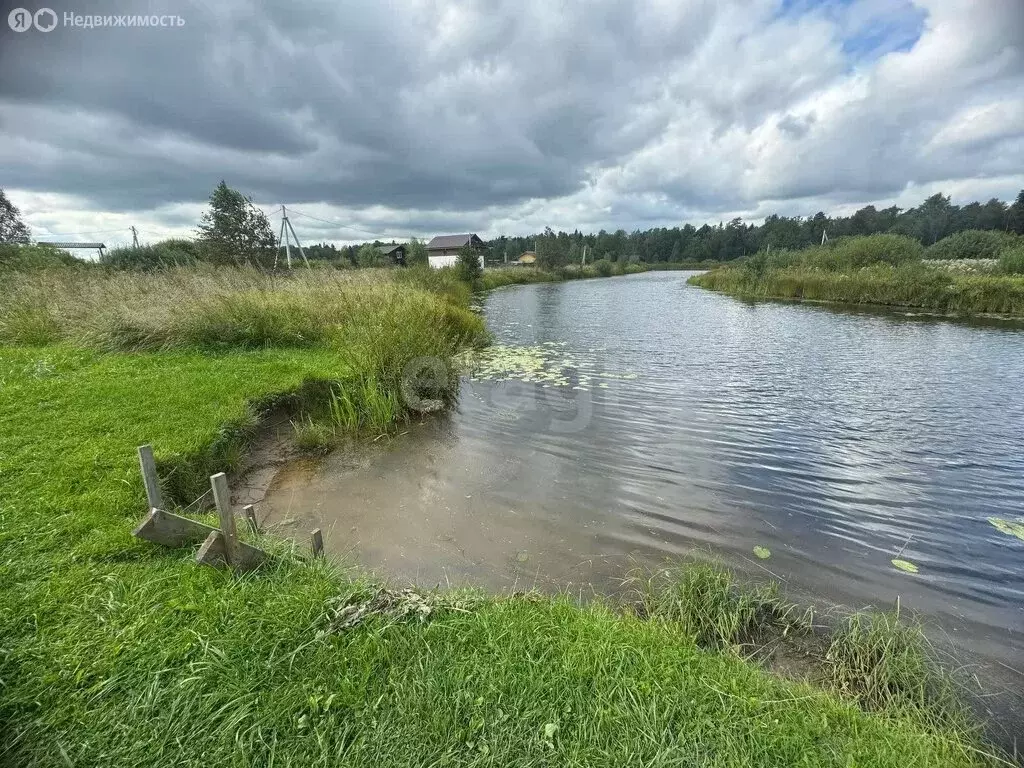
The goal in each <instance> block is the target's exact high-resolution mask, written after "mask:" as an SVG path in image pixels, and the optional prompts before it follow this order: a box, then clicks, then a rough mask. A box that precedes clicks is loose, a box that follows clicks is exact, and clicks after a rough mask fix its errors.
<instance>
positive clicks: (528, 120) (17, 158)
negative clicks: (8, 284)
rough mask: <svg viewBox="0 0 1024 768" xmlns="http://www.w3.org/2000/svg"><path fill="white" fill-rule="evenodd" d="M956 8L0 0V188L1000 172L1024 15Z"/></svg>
mask: <svg viewBox="0 0 1024 768" xmlns="http://www.w3.org/2000/svg"><path fill="white" fill-rule="evenodd" d="M979 2H983V3H984V4H985V13H979V12H977V10H976V9H975V10H972V8H971V3H965V2H964V0H914V2H911V0H851V1H850V2H845V1H844V2H806V1H805V0H801V1H800V2H798V3H789V2H786V3H783V2H782V1H781V0H689V1H688V2H684V1H683V0H636V2H633V1H632V0H587V1H586V2H582V1H580V2H572V1H571V0H566V1H565V2H551V0H515V1H513V0H463V1H460V2H445V1H444V0H393V2H389V3H380V2H376V1H374V2H370V1H369V0H367V1H365V2H345V3H337V2H329V1H328V0H315V1H313V2H305V3H301V4H299V3H293V2H285V1H284V0H271V2H262V3H257V2H255V0H191V1H190V2H182V1H181V0H177V1H176V2H172V1H171V0H167V1H166V2H161V1H160V0H151V1H150V2H145V3H127V2H125V1H124V0H112V1H111V2H105V1H104V0H99V1H98V2H97V0H92V2H89V3H88V5H86V3H85V2H83V3H81V4H72V3H70V2H65V1H64V0H61V2H60V3H55V2H49V3H48V5H49V7H52V8H53V9H54V10H55V11H56V12H57V13H58V15H59V16H61V17H63V15H64V13H66V12H71V13H74V14H78V15H86V14H89V15H92V14H96V15H100V16H117V15H135V14H143V13H144V14H147V15H153V14H157V15H161V14H173V15H180V16H181V17H182V18H183V19H184V20H185V24H184V26H182V27H172V28H167V27H158V28H150V29H141V28H103V29H81V28H74V29H71V28H64V27H58V28H57V29H55V30H54V31H53V32H50V33H47V34H43V33H39V32H36V31H30V32H26V33H23V34H17V33H14V32H12V31H10V30H9V29H8V28H7V27H6V24H5V21H6V17H7V11H8V10H9V9H10V8H11V7H13V5H14V4H13V3H11V2H9V0H5V5H4V10H3V12H2V14H0V185H2V186H4V187H6V188H9V189H15V190H21V191H24V192H25V193H30V194H37V193H38V194H41V193H62V194H64V195H73V196H76V197H77V198H78V199H79V200H80V201H81V202H80V207H82V208H92V209H95V210H99V211H108V212H109V211H123V212H139V211H147V210H151V209H155V208H158V207H160V206H166V205H167V204H171V203H187V204H191V203H201V202H202V201H204V200H205V199H206V197H207V195H208V194H209V191H210V189H211V188H212V187H213V186H214V185H215V184H216V183H217V182H218V181H219V180H220V179H222V178H224V179H226V180H228V181H229V183H231V184H232V185H233V186H236V187H238V188H240V189H242V190H244V191H245V192H246V193H248V194H251V195H253V196H254V197H255V198H256V199H257V200H258V201H261V202H264V203H267V204H272V203H280V202H286V203H289V204H294V205H296V206H298V208H299V209H301V208H302V205H303V203H309V204H310V205H312V204H313V203H323V204H327V205H328V206H335V207H336V208H337V209H338V210H339V211H341V210H344V211H347V212H348V213H349V214H350V213H351V212H357V213H358V221H360V222H363V224H364V225H365V226H371V227H374V228H377V227H382V228H387V229H388V230H389V231H394V230H396V229H397V230H399V231H401V232H407V231H421V232H422V231H430V229H435V228H453V229H467V228H477V229H481V230H491V229H502V230H504V231H509V230H511V229H514V228H517V227H518V228H523V229H526V230H529V229H530V228H542V227H543V226H544V224H545V223H549V222H550V223H552V224H561V225H563V226H566V227H567V228H569V229H572V228H573V227H574V226H576V224H577V223H579V224H580V225H581V226H582V225H584V224H587V225H590V224H593V225H594V226H604V225H605V224H607V225H608V226H609V227H612V228H614V227H615V226H619V225H621V226H625V227H626V228H631V226H632V225H634V224H647V223H658V222H672V221H676V222H678V221H679V220H681V219H687V218H698V217H708V218H712V219H717V218H718V217H719V216H726V215H729V213H730V212H736V211H754V210H759V209H760V205H761V202H762V201H765V200H771V201H779V205H780V207H785V201H787V200H796V201H800V202H799V204H800V205H808V204H810V203H808V202H807V201H809V200H812V199H813V198H818V199H819V200H820V201H822V202H821V205H825V203H826V201H831V200H856V199H860V200H864V201H865V202H868V201H872V200H875V199H882V198H885V197H892V196H895V195H897V194H899V192H900V190H902V189H904V188H905V187H906V185H907V184H908V183H911V182H912V183H917V184H927V183H930V182H940V181H942V180H949V179H953V180H959V179H970V178H992V177H1007V176H1012V175H1013V174H1018V175H1019V174H1020V173H1021V168H1022V167H1024V128H1022V126H1024V119H1018V118H1021V117H1024V113H1021V110H1020V109H1019V108H1020V107H1021V104H1022V97H1021V93H1022V92H1024V91H1022V86H1024V66H1022V62H1024V34H1019V33H1020V31H1021V29H1022V27H1021V26H1019V25H1018V22H1020V24H1024V13H1021V12H1020V6H1019V0H979ZM17 4H19V5H25V6H26V7H28V6H29V5H31V6H32V8H35V7H37V5H36V4H34V0H33V3H29V2H28V0H20V2H19V3H17ZM965 30H967V31H969V33H970V34H967V32H965ZM865 41H867V42H865ZM1015 41H1016V44H1015ZM868 43H870V45H868ZM904 48H905V49H908V50H906V51H905V52H898V51H899V49H904ZM851 51H854V52H855V54H856V55H851ZM891 51H897V52H896V53H889V52H891ZM886 53H888V55H885V56H883V54H886ZM879 57H881V58H879ZM979 126H981V127H980V128H979ZM1007 183H1008V184H1011V183H1015V182H1014V181H1009V182H1007ZM40 205H44V203H40ZM161 210H163V209H161ZM325 215H326V214H325ZM339 215H340V214H339ZM154 216H156V217H157V218H158V219H160V223H161V224H162V225H166V226H175V223H176V221H177V220H178V218H181V217H185V216H187V214H186V213H184V212H182V211H181V210H177V209H176V210H175V212H174V213H173V214H171V213H166V212H165V213H160V214H154ZM327 218H331V219H332V220H333V217H331V216H327ZM350 220H351V219H350ZM309 223H310V226H311V227H313V226H316V227H319V228H321V229H322V230H323V231H324V233H325V236H326V233H327V231H328V230H327V226H328V225H322V224H314V223H313V222H312V221H311V222H309ZM538 225H539V226H538ZM318 231H319V230H318ZM344 234H345V233H344V232H343V231H341V230H335V235H336V236H337V237H341V236H344ZM348 234H350V235H351V234H352V233H351V232H349V233H348Z"/></svg>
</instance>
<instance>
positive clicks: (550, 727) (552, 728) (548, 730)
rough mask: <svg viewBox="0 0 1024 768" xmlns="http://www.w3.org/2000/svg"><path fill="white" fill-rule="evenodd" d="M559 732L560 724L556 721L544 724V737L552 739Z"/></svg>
mask: <svg viewBox="0 0 1024 768" xmlns="http://www.w3.org/2000/svg"><path fill="white" fill-rule="evenodd" d="M556 733H558V726H557V725H556V724H555V723H548V724H547V725H545V726H544V738H545V739H547V740H548V741H551V739H553V738H554V737H555V734H556Z"/></svg>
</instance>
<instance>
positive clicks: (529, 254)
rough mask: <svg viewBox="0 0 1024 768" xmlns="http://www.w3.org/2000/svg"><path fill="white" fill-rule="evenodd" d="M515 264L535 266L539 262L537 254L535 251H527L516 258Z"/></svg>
mask: <svg viewBox="0 0 1024 768" xmlns="http://www.w3.org/2000/svg"><path fill="white" fill-rule="evenodd" d="M513 263H514V264H519V265H521V266H531V267H532V266H533V265H534V264H536V263H537V254H536V253H535V252H534V251H525V252H524V253H523V255H522V256H520V257H519V258H518V259H516V260H515V261H514V262H513Z"/></svg>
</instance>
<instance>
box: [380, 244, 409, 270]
mask: <svg viewBox="0 0 1024 768" xmlns="http://www.w3.org/2000/svg"><path fill="white" fill-rule="evenodd" d="M377 250H378V251H380V254H381V256H387V257H388V258H389V259H391V263H392V264H394V265H395V266H398V267H404V266H405V246H404V245H378V246H377Z"/></svg>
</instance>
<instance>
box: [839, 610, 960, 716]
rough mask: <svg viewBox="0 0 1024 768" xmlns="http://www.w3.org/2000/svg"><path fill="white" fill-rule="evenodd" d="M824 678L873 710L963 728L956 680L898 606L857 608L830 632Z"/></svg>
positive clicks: (919, 627)
mask: <svg viewBox="0 0 1024 768" xmlns="http://www.w3.org/2000/svg"><path fill="white" fill-rule="evenodd" d="M825 661H826V665H825V670H826V678H825V679H826V682H827V684H828V685H830V686H831V687H832V688H833V689H835V690H836V691H838V692H839V693H841V694H843V695H845V696H851V697H853V698H854V699H855V700H856V701H857V702H858V703H859V704H860V705H861V706H863V707H865V708H866V709H869V710H873V711H882V712H893V713H894V712H899V713H904V714H907V715H909V716H912V717H914V718H917V719H920V720H921V721H923V722H925V723H928V724H931V725H934V726H935V727H936V728H939V729H954V730H956V731H961V730H964V729H968V728H969V726H968V723H969V717H968V713H967V709H966V707H965V706H964V705H963V703H962V701H963V699H962V696H961V695H959V693H960V692H959V691H958V686H956V684H955V683H954V682H953V680H952V679H951V677H950V676H949V675H948V674H947V673H946V672H945V671H944V670H943V667H942V665H941V663H940V659H939V656H938V653H937V652H936V649H935V648H934V646H933V645H932V644H931V643H930V642H929V641H928V639H927V637H926V636H925V633H924V630H923V628H922V627H921V625H920V624H919V623H917V622H915V621H910V620H907V619H906V618H904V617H900V616H899V614H898V613H897V612H891V613H865V612H858V613H855V614H853V615H851V616H849V617H847V618H846V619H845V620H844V621H843V622H842V623H841V624H840V626H839V627H838V629H836V631H835V632H833V634H832V638H831V643H830V645H829V648H828V652H827V654H826V656H825Z"/></svg>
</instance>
